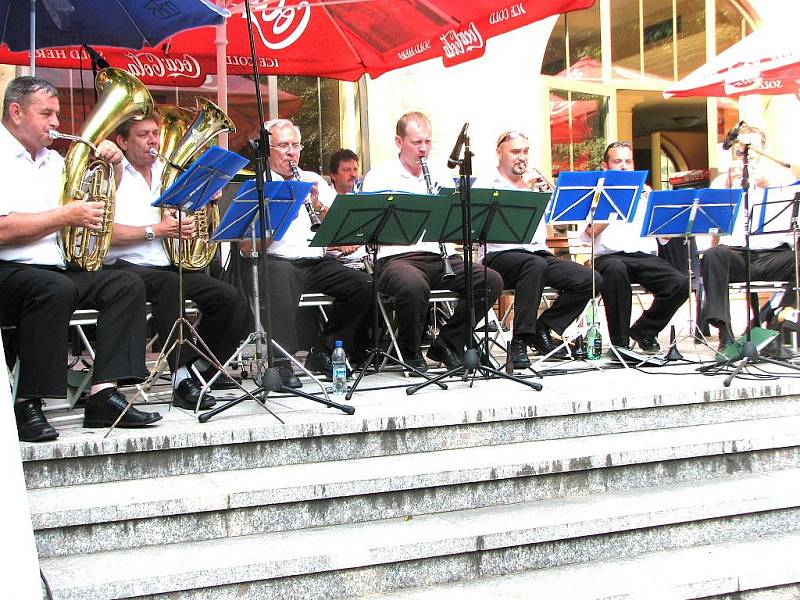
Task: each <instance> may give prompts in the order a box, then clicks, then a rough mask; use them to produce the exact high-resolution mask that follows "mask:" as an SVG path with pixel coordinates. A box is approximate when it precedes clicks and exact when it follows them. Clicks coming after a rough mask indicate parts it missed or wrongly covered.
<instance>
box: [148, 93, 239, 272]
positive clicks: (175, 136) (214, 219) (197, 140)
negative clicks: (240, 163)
mask: <svg viewBox="0 0 800 600" xmlns="http://www.w3.org/2000/svg"><path fill="white" fill-rule="evenodd" d="M160 112H161V114H162V116H163V117H164V118H163V119H162V121H161V154H162V156H164V157H165V158H166V159H167V163H166V165H165V166H164V172H163V174H162V175H161V192H162V193H163V192H164V190H166V189H167V188H168V187H169V186H170V185H172V183H173V182H174V181H175V179H176V178H177V176H178V175H180V169H178V168H177V167H185V166H187V165H188V164H189V162H190V161H191V159H192V158H193V157H194V156H195V155H196V154H197V153H198V152H200V151H201V150H203V149H204V148H205V147H206V144H208V142H210V141H211V140H212V139H213V138H214V137H216V136H218V135H219V134H220V133H224V132H226V131H230V132H235V131H236V126H235V125H234V124H233V121H231V120H230V118H229V117H228V115H226V114H225V112H224V111H223V110H222V109H221V108H220V107H219V106H217V105H216V104H214V103H213V102H211V100H208V99H207V98H198V99H197V115H195V117H194V120H193V121H192V122H191V124H189V123H188V120H187V118H186V115H187V114H191V113H189V112H188V111H186V110H185V109H180V108H177V107H165V108H163V109H161V110H160ZM176 166H177V167H176ZM194 217H195V237H194V238H192V239H190V240H183V241H182V242H181V244H178V240H175V239H172V238H165V239H164V248H165V249H166V251H167V255H168V256H169V259H170V261H172V264H173V265H177V264H182V265H183V268H184V269H187V270H189V271H199V270H200V269H205V268H206V267H207V266H208V263H210V262H211V260H212V259H213V258H214V255H215V254H216V253H217V247H218V246H219V243H218V242H214V241H212V240H211V234H212V233H213V231H214V230H215V229H216V228H217V226H218V225H219V221H220V216H219V207H218V206H217V203H216V202H210V203H209V204H208V206H206V207H205V209H204V210H200V211H198V212H196V213H195V215H194ZM179 247H180V250H181V251H180V254H179V253H178V248H179Z"/></svg>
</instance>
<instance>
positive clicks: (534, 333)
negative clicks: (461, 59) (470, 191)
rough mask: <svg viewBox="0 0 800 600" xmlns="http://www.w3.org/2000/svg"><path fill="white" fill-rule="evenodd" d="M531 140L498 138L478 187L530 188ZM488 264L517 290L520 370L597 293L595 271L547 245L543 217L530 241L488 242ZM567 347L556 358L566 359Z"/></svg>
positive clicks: (549, 348) (515, 135) (514, 342)
mask: <svg viewBox="0 0 800 600" xmlns="http://www.w3.org/2000/svg"><path fill="white" fill-rule="evenodd" d="M529 150H530V144H529V143H528V138H527V136H526V135H525V134H523V133H520V132H517V131H510V132H508V133H504V134H502V135H501V136H500V137H499V138H498V140H497V160H498V164H497V171H496V173H495V174H494V176H493V177H486V178H481V179H478V180H477V181H476V182H475V184H474V186H473V187H478V188H487V189H509V190H513V189H520V190H526V191H528V190H530V189H531V181H530V179H531V173H530V172H529V171H528V152H529ZM484 262H485V263H486V264H487V265H488V266H490V267H491V268H492V269H494V270H495V271H497V272H498V273H500V275H501V276H502V277H503V283H504V285H505V287H506V288H508V289H513V290H514V334H513V337H512V338H511V360H512V362H513V364H514V368H516V369H526V368H528V367H530V366H531V362H530V360H529V359H528V353H527V348H528V346H531V347H533V348H534V349H535V350H536V351H537V352H539V354H543V355H544V354H550V353H551V352H553V351H554V350H555V349H556V347H557V346H556V344H555V342H554V341H553V339H552V338H551V336H550V332H551V330H555V331H556V332H557V333H558V334H559V335H561V333H563V331H564V330H565V329H566V328H567V326H568V325H569V324H570V323H572V322H573V321H574V320H575V319H576V318H577V317H578V316H579V315H580V313H581V311H582V310H583V308H584V307H585V306H586V303H587V302H588V301H589V300H590V299H591V297H592V274H593V271H592V270H591V269H587V268H586V267H583V266H581V265H579V264H576V263H574V262H572V261H569V260H562V259H559V258H556V257H555V256H553V254H552V253H551V252H550V251H549V249H548V248H547V226H546V225H545V223H544V220H542V221H541V222H540V223H539V227H538V229H537V230H536V234H535V235H534V238H533V243H531V244H516V245H515V244H491V243H489V244H486V257H485V258H484ZM594 278H595V290H596V291H597V292H598V293H599V291H600V289H601V285H602V281H603V280H602V278H601V277H600V276H599V275H598V274H597V273H594ZM546 285H549V286H551V287H553V288H555V289H557V290H559V295H558V298H557V299H556V301H555V302H554V303H553V305H552V306H550V307H549V308H547V310H545V311H544V312H543V313H542V314H541V315H540V316H538V318H537V315H538V312H539V303H540V302H541V299H542V291H543V290H544V288H545V286H546ZM567 356H568V353H567V351H566V349H565V348H562V349H560V350H559V351H558V352H556V353H555V354H554V355H553V357H554V358H566V357H567Z"/></svg>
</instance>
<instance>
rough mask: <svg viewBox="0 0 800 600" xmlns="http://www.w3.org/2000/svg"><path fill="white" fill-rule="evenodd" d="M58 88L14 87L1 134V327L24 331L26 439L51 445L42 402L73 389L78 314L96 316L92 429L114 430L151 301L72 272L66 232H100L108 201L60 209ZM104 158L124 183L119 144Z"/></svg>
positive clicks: (109, 279) (140, 368)
mask: <svg viewBox="0 0 800 600" xmlns="http://www.w3.org/2000/svg"><path fill="white" fill-rule="evenodd" d="M58 112H59V101H58V90H56V88H55V87H53V86H52V85H51V84H50V83H48V82H47V81H44V80H42V79H37V78H35V77H18V78H16V79H14V80H12V81H11V82H10V83H9V84H8V87H7V88H6V93H5V99H4V102H3V123H2V126H1V127H0V154H2V160H0V177H2V181H3V185H4V188H5V189H4V191H5V193H4V194H3V195H2V198H0V319H1V320H2V323H3V324H9V325H16V327H17V339H16V353H17V355H18V356H19V359H20V377H19V388H18V393H17V400H16V403H15V406H14V412H15V415H16V419H17V429H18V432H19V438H20V439H21V440H23V441H30V442H38V441H45V440H53V439H55V438H57V437H58V432H57V431H56V430H55V429H54V428H53V427H52V426H51V425H50V424H49V423H48V421H47V419H46V417H45V416H44V413H43V412H42V401H43V400H46V399H50V398H63V397H64V396H65V395H66V391H67V377H66V370H65V365H66V359H67V356H66V350H67V332H68V329H69V320H70V317H71V315H72V312H73V311H74V310H75V309H76V308H78V307H81V308H95V309H97V310H98V311H99V313H100V316H99V317H98V320H97V351H96V356H95V361H94V370H93V373H92V386H91V389H90V393H91V395H90V396H89V398H88V401H87V404H86V410H85V412H84V420H83V425H84V427H107V426H110V425H111V424H112V423H113V422H114V421H115V420H116V419H117V417H118V416H119V415H120V413H122V411H123V410H125V409H126V408H127V407H128V403H127V401H126V400H125V397H124V396H123V395H122V394H121V393H120V392H119V391H118V389H117V382H119V381H122V380H126V381H141V380H143V379H144V378H145V377H146V376H147V370H146V369H145V365H144V347H145V300H144V286H143V285H142V282H141V281H140V280H139V279H138V278H136V277H135V276H133V275H132V274H130V273H124V272H115V271H81V270H74V269H68V268H67V265H66V263H65V259H64V253H63V249H62V248H61V247H60V245H59V241H58V234H59V232H60V231H61V229H62V228H64V227H65V226H68V225H71V226H75V227H85V228H87V229H88V230H94V231H97V230H98V229H100V227H101V223H102V219H103V213H104V208H103V203H102V202H94V201H92V200H91V198H88V197H86V198H81V199H78V200H75V201H73V202H70V203H68V204H65V205H61V204H60V201H59V199H60V196H61V192H62V187H63V184H62V172H63V171H64V159H63V158H62V157H61V156H60V155H59V154H58V153H57V152H55V151H54V150H49V149H48V148H47V147H48V146H49V145H50V144H51V143H52V141H51V137H50V133H51V132H52V131H55V130H56V129H57V128H58V124H59V122H58ZM97 155H98V157H99V158H102V159H103V160H105V161H107V162H109V163H111V164H112V165H113V167H114V173H115V176H116V178H117V179H119V178H120V177H121V169H122V165H121V161H122V153H121V152H120V150H119V148H117V146H115V145H114V144H113V143H112V142H110V141H107V140H104V141H102V142H100V143H99V144H98V145H97ZM160 418H161V415H159V414H158V413H156V412H146V411H141V410H138V409H135V408H130V409H129V410H128V411H127V412H126V413H125V416H124V417H123V418H122V420H121V421H120V422H119V424H118V425H117V426H118V427H142V426H145V425H149V424H151V423H154V422H155V421H158V420H159V419H160Z"/></svg>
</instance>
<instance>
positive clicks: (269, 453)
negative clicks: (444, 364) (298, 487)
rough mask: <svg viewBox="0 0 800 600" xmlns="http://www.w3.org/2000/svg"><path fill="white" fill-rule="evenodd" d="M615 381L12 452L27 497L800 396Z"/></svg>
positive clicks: (775, 409) (714, 415)
mask: <svg viewBox="0 0 800 600" xmlns="http://www.w3.org/2000/svg"><path fill="white" fill-rule="evenodd" d="M604 375H605V374H604ZM615 376H616V377H617V378H619V379H624V378H628V379H631V381H629V382H628V385H629V386H634V384H635V386H636V390H635V392H634V391H631V393H630V395H626V394H624V393H621V392H620V391H619V390H614V389H612V390H611V391H604V392H603V394H604V395H601V394H600V393H599V392H598V393H597V394H596V397H592V395H591V392H592V390H591V388H589V389H588V391H584V392H583V393H581V394H580V395H579V397H580V398H583V399H576V391H575V388H574V387H570V386H564V390H561V391H558V393H556V391H553V392H549V393H547V392H542V393H535V392H531V393H529V394H528V393H524V394H521V393H519V392H518V391H517V393H508V394H505V393H504V392H503V390H504V389H505V388H503V387H502V386H503V385H505V384H504V382H490V383H491V385H492V390H494V392H495V393H496V394H497V395H492V396H490V397H488V399H487V397H485V396H481V395H479V394H473V395H472V396H467V395H464V394H458V393H450V392H430V394H432V395H431V396H427V397H426V396H424V395H420V396H414V397H412V398H410V399H409V398H407V397H406V396H405V395H404V394H403V395H402V398H401V397H400V396H399V395H398V401H397V402H396V403H387V402H386V401H383V402H382V403H378V404H371V403H370V402H378V401H377V400H364V401H363V402H364V405H363V406H362V405H359V406H357V411H356V415H354V416H346V415H342V414H340V413H337V412H335V411H332V410H330V409H324V408H314V409H312V410H310V411H307V412H292V411H290V410H287V411H286V412H284V413H281V415H282V417H283V418H284V419H285V420H286V424H280V423H277V422H276V421H275V420H274V419H272V418H271V417H269V416H267V415H266V414H258V415H256V416H254V415H251V414H249V415H247V416H232V417H230V418H220V419H219V420H212V421H210V422H209V423H206V424H204V425H202V426H198V424H197V422H196V420H195V419H194V418H193V417H191V416H187V415H186V414H185V413H183V412H182V411H179V410H173V411H172V412H170V413H169V414H168V415H167V416H166V418H165V419H164V422H163V425H161V424H159V426H158V427H154V428H152V429H147V430H116V431H114V432H113V434H112V435H111V436H110V437H108V438H104V437H103V434H104V433H105V432H102V431H101V432H94V431H87V430H83V429H80V428H76V429H73V430H65V431H63V432H62V435H61V437H60V438H59V439H58V440H56V441H55V442H52V443H47V444H21V450H22V457H23V468H24V470H25V476H26V481H27V485H28V487H29V488H31V489H35V488H45V487H59V486H69V485H80V484H86V483H99V482H106V481H124V480H130V479H139V478H142V477H164V476H170V475H183V474H191V473H211V472H216V471H228V470H237V469H249V468H254V467H270V466H275V465H287V464H298V463H315V462H325V461H341V460H348V459H355V458H366V457H373V456H391V455H400V454H406V453H417V452H428V451H435V450H439V449H442V448H467V447H478V446H486V445H493V444H507V443H515V442H527V441H536V440H546V439H564V438H576V437H582V436H588V435H596V434H605V433H621V432H628V431H646V430H653V429H660V428H665V427H678V426H683V425H700V424H709V423H717V422H729V421H742V420H747V419H755V418H761V417H771V416H789V415H800V395H799V394H798V392H800V385H795V384H794V382H788V383H787V382H767V383H763V384H762V383H757V384H755V385H750V383H751V382H748V386H745V387H737V388H720V389H719V390H713V391H710V390H701V389H696V388H692V387H691V386H688V385H685V384H683V383H681V384H680V385H679V384H678V382H682V381H683V379H682V378H680V377H676V378H675V380H676V385H674V386H672V389H670V390H665V391H659V392H653V391H651V390H650V389H649V388H648V387H647V386H648V385H652V379H649V380H648V379H647V376H645V375H641V374H638V373H635V372H634V373H627V372H621V371H620V372H618V373H616V374H615ZM571 377H575V381H576V382H578V381H583V382H588V381H589V379H587V378H586V377H584V376H583V375H575V376H571ZM581 377H583V379H581ZM637 377H638V378H637ZM696 377H697V376H695V377H692V378H690V380H691V381H694V380H695V379H696ZM705 379H707V378H705ZM626 381H627V380H626ZM648 382H649V383H648ZM478 385H480V384H478ZM512 385H513V384H512ZM561 385H563V384H561ZM487 389H488V388H487ZM386 393H387V394H389V393H390V392H388V391H387V392H386ZM391 393H397V394H401V393H402V392H401V391H400V390H393V391H392V392H391ZM374 396H375V394H373V397H374ZM433 397H436V398H437V401H436V402H431V398H433ZM304 402H305V401H304ZM487 403H489V404H490V406H491V408H488V409H487Z"/></svg>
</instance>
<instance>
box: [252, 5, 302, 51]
mask: <svg viewBox="0 0 800 600" xmlns="http://www.w3.org/2000/svg"><path fill="white" fill-rule="evenodd" d="M269 4H270V3H269V2H267V5H269ZM254 17H255V18H254V19H253V28H254V29H255V32H256V33H257V34H258V36H259V37H260V38H261V42H262V43H263V44H264V46H266V47H267V48H269V49H271V50H281V49H283V48H288V47H289V46H291V45H292V44H294V43H295V42H296V41H297V40H299V39H300V36H301V35H303V32H304V31H305V30H306V27H308V22H309V21H310V20H311V5H309V3H308V2H307V1H306V0H301V2H298V3H296V4H294V3H292V5H291V6H286V0H278V2H277V3H276V5H275V6H274V7H272V8H269V7H267V8H264V9H262V10H258V11H256V13H255V15H254ZM242 18H245V19H246V18H247V15H246V14H245V13H243V14H242Z"/></svg>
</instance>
